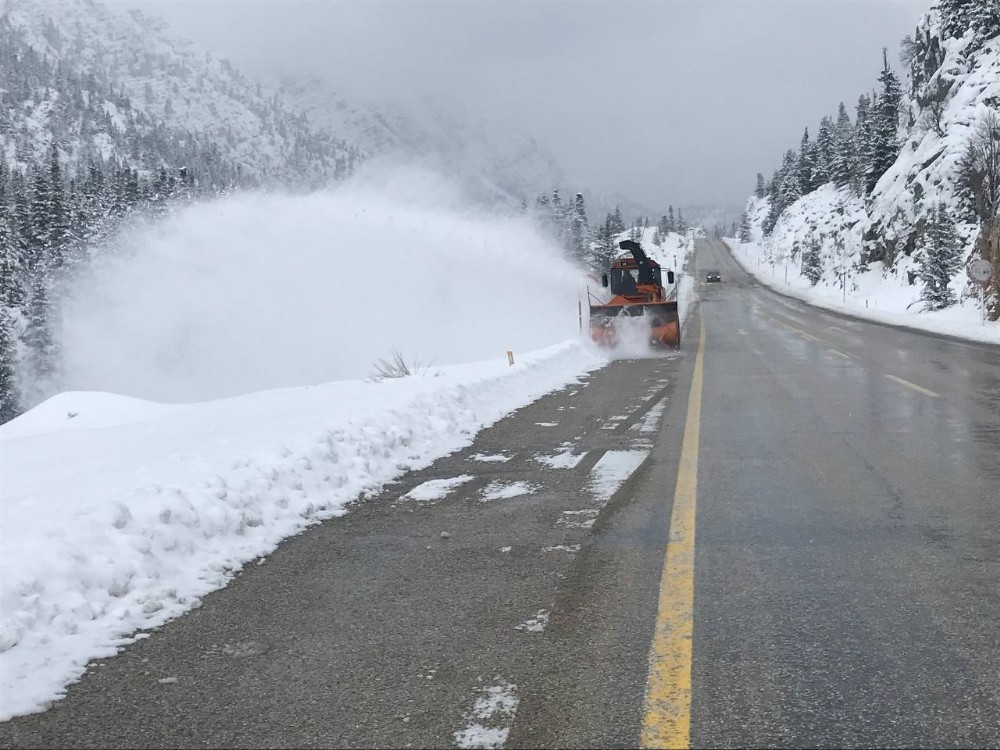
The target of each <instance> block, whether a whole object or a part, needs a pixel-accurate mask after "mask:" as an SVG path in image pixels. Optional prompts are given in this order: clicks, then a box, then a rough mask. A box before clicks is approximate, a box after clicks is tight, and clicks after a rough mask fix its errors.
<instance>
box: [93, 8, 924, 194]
mask: <svg viewBox="0 0 1000 750" xmlns="http://www.w3.org/2000/svg"><path fill="white" fill-rule="evenodd" d="M110 2H111V4H113V5H117V6H125V7H139V8H142V9H143V10H147V11H149V12H152V13H154V14H156V15H159V16H161V17H162V18H164V19H166V20H167V21H169V22H170V24H171V26H172V27H174V29H175V30H176V32H177V34H178V35H180V36H184V37H187V38H189V39H192V40H193V41H194V42H196V43H198V44H199V45H200V46H203V47H206V48H209V49H211V50H213V51H215V52H217V53H218V54H220V55H222V56H224V57H228V58H230V59H231V60H232V61H233V62H234V63H236V64H237V65H238V66H239V67H240V68H241V69H243V70H244V71H245V72H246V73H248V74H249V75H251V76H252V77H257V76H261V75H267V74H273V73H297V72H301V73H315V74H319V75H321V76H324V77H326V78H329V79H330V80H331V81H332V82H334V83H335V84H337V85H338V86H339V87H340V88H341V90H343V91H344V93H345V94H348V95H359V94H365V93H367V94H370V95H373V96H375V97H381V98H385V97H400V96H403V97H409V96H424V95H430V96H432V97H437V98H441V99H446V100H450V101H454V102H457V103H459V104H461V105H463V106H464V107H466V108H470V109H472V110H474V111H478V112H483V113H485V114H487V115H489V116H490V117H493V118H497V119H500V120H502V121H509V122H511V123H512V124H514V125H516V126H518V127H520V128H522V129H524V130H526V131H528V132H530V133H531V134H533V135H534V136H535V137H536V138H537V139H538V140H539V142H540V143H542V144H544V145H545V146H546V147H547V148H548V149H549V150H551V151H552V152H553V153H554V154H555V155H556V157H557V158H558V160H559V161H560V163H561V164H562V166H563V168H564V171H565V172H566V174H567V177H568V179H569V180H570V181H571V182H572V183H573V184H569V185H566V186H564V187H565V188H566V189H577V188H581V187H590V188H592V189H595V190H601V191H620V192H621V193H623V194H625V195H627V196H629V197H631V198H633V199H635V200H639V201H642V202H644V203H646V204H647V205H650V206H652V207H654V208H655V207H660V206H664V205H667V204H681V205H695V204H732V203H742V201H743V200H744V198H745V197H746V196H747V194H748V193H749V192H750V191H751V190H752V188H753V183H754V179H755V175H756V173H757V172H758V171H761V172H764V173H765V175H769V174H770V173H771V172H772V171H773V170H774V168H775V167H777V166H778V165H779V163H780V161H781V154H782V153H783V152H784V151H785V150H786V149H788V148H791V147H797V144H798V142H799V140H800V138H801V136H802V129H803V128H804V127H805V126H808V127H809V129H810V133H811V134H815V131H816V126H817V124H818V122H819V119H820V117H822V116H823V115H824V114H830V115H836V111H837V103H838V102H839V101H841V100H843V101H845V102H846V103H847V104H848V106H849V107H850V111H851V113H852V116H853V105H854V103H855V102H856V101H857V98H858V96H859V94H861V93H862V92H864V91H867V90H870V89H871V88H872V87H874V86H875V85H876V83H877V77H878V73H879V70H880V69H881V64H882V48H883V47H888V48H889V59H890V63H891V64H892V65H893V66H894V67H895V68H897V70H898V68H899V62H898V54H899V41H900V39H902V37H903V36H904V35H906V34H909V33H912V31H913V28H914V27H915V26H916V23H917V21H918V20H919V18H920V16H921V14H922V13H923V12H924V11H925V10H927V9H928V8H929V7H930V6H931V5H932V0H655V1H654V0H110Z"/></svg>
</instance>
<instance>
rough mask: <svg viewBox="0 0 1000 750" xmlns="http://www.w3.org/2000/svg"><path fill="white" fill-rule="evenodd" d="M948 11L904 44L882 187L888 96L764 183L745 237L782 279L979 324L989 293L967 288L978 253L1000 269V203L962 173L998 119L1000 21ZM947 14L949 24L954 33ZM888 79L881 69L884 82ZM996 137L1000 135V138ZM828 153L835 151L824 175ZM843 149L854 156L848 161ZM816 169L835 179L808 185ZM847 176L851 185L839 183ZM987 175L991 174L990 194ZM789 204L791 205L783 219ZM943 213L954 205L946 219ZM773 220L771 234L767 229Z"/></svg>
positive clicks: (930, 18)
mask: <svg viewBox="0 0 1000 750" xmlns="http://www.w3.org/2000/svg"><path fill="white" fill-rule="evenodd" d="M942 5H945V4H944V3H942ZM950 6H954V7H953V8H952V9H951V10H949V9H948V8H945V9H944V10H945V13H946V14H947V15H946V16H942V13H941V12H938V11H937V10H935V11H932V12H930V13H928V14H926V15H925V16H924V17H923V19H922V20H921V22H920V24H919V26H918V28H917V31H916V35H915V37H914V39H913V40H907V42H906V44H905V45H904V52H906V54H907V56H908V59H909V60H910V71H909V81H908V83H909V87H908V88H909V94H908V95H907V94H906V93H903V95H902V96H901V101H900V104H899V117H898V130H897V132H896V134H895V137H894V138H892V140H891V141H890V147H892V148H895V149H897V150H898V153H897V155H896V156H895V158H894V160H893V161H892V162H891V163H890V164H889V165H888V166H887V169H886V170H885V171H884V172H882V173H881V174H879V173H878V172H876V173H875V175H874V178H875V179H874V180H873V179H872V169H873V168H874V167H873V166H872V164H871V162H870V161H869V162H868V163H867V164H866V163H865V162H866V160H870V159H874V158H876V157H877V151H878V148H879V144H878V140H877V137H876V136H874V135H872V134H873V133H874V132H875V131H876V129H877V123H876V120H875V118H876V117H877V115H878V111H877V105H880V104H881V103H882V100H883V99H884V98H885V95H884V94H880V95H879V98H877V99H872V100H871V101H868V100H867V99H866V97H862V99H865V101H864V102H862V103H861V104H860V105H859V110H858V121H857V123H855V125H854V126H851V123H850V122H847V123H846V126H847V130H846V132H847V135H843V133H844V132H845V131H842V130H840V129H839V128H838V129H837V130H834V129H833V127H832V122H829V121H828V122H825V123H824V125H825V126H830V127H829V129H828V131H829V130H834V132H833V136H832V139H831V140H832V142H833V143H834V145H833V146H832V147H830V146H823V147H820V146H819V145H817V143H816V142H813V143H811V144H808V145H810V150H809V151H808V162H807V160H806V157H803V154H806V153H807V152H806V150H805V147H806V145H807V144H806V143H805V142H804V143H803V147H802V149H800V151H799V152H798V153H794V152H790V153H789V155H787V156H786V162H785V165H783V168H782V169H781V170H779V172H778V173H776V175H775V178H774V179H773V180H772V182H771V183H770V184H769V185H767V186H766V188H763V189H762V188H761V185H760V184H758V192H757V194H756V195H755V196H754V197H752V198H751V199H750V200H749V201H748V203H747V207H746V221H745V224H744V230H743V232H742V234H743V236H742V238H741V239H743V240H745V241H747V240H748V241H750V242H751V243H753V246H760V250H761V252H762V253H763V257H764V259H765V262H766V263H768V264H769V265H770V264H772V263H773V264H775V265H776V267H777V269H778V275H779V276H780V275H782V267H783V266H785V265H788V266H789V268H790V272H791V274H792V275H793V276H799V275H804V276H805V277H807V278H808V279H809V281H810V283H812V284H816V285H818V286H819V287H820V288H829V289H835V290H842V288H843V286H844V285H845V284H846V286H847V296H848V297H851V296H854V297H856V298H861V299H867V300H868V301H869V304H871V303H872V301H873V300H878V299H880V298H882V297H885V298H886V300H889V299H892V300H893V301H894V302H893V306H901V307H902V308H903V309H904V311H906V310H908V311H910V312H913V313H917V312H922V311H924V310H928V311H930V310H933V309H937V308H944V307H949V306H951V305H954V304H957V305H958V306H959V307H963V308H968V309H969V310H971V311H973V313H974V314H972V315H971V316H966V317H969V319H970V320H978V318H979V315H978V312H979V307H980V300H979V288H978V287H977V286H975V285H973V284H971V283H970V282H969V281H968V279H967V276H966V274H965V271H964V268H965V265H966V263H967V262H968V261H970V260H971V259H973V258H978V257H986V258H988V259H989V260H991V261H993V262H994V263H995V264H997V265H998V266H1000V248H998V247H997V244H998V243H997V241H996V240H995V239H994V240H993V242H992V245H991V244H990V242H989V241H988V237H989V236H990V232H991V231H992V232H993V233H994V234H996V232H997V221H998V220H997V218H996V208H997V207H996V205H995V199H994V203H993V204H988V205H987V206H986V207H985V208H986V210H977V208H976V206H977V202H976V200H977V199H976V197H975V195H973V193H974V191H975V188H973V187H972V186H971V185H970V183H969V179H970V178H969V175H970V174H971V173H970V172H969V171H968V170H966V173H965V174H963V166H962V165H963V161H966V160H968V159H969V158H970V157H969V154H970V148H971V146H974V145H975V144H976V142H977V141H976V139H977V137H980V138H981V137H982V136H981V134H982V133H983V132H984V128H985V127H986V125H985V124H986V123H987V122H988V121H989V118H990V117H991V116H992V117H996V115H997V113H998V112H1000V36H997V32H996V27H995V26H993V25H991V24H994V23H996V22H997V20H998V19H995V18H992V17H988V18H987V19H986V21H980V20H979V19H978V17H974V16H970V15H963V14H968V13H974V12H975V11H974V10H968V9H969V8H971V7H972V6H962V5H961V4H955V3H952V4H950ZM950 6H949V7H950ZM977 7H978V6H977ZM984 12H985V13H989V12H990V11H984ZM943 18H944V19H946V20H949V22H950V26H949V27H948V28H949V31H947V32H946V31H945V29H943V28H942V25H943ZM959 22H961V23H966V24H968V25H967V26H962V25H961V24H960V23H959ZM977 23H979V24H984V23H985V24H986V25H985V26H983V25H979V26H977V25H976V24H977ZM956 24H958V25H957V26H956ZM886 77H887V74H886V73H883V78H882V80H883V81H885V80H886ZM869 104H870V109H869V106H868V105H869ZM824 125H821V130H820V132H821V133H823V129H824ZM890 137H892V134H891V133H890ZM993 137H994V138H997V137H1000V131H997V134H996V135H994V136H993ZM831 140H828V141H827V144H829V143H830V142H831ZM986 140H987V141H988V140H989V138H987V139H986ZM822 148H828V149H829V150H830V151H832V152H833V155H832V156H831V157H830V160H829V161H828V163H826V164H823V165H822V166H820V167H818V166H817V162H816V159H817V158H819V157H820V156H821V154H820V151H821V150H822ZM841 152H842V153H844V154H847V156H846V157H843V158H842V157H841ZM845 159H847V160H848V161H850V160H853V162H852V163H847V162H846V161H845ZM807 163H808V166H805V165H806V164H807ZM993 169H994V174H993V176H992V179H993V180H997V179H1000V172H997V171H996V170H998V169H1000V161H997V162H994V164H993ZM810 170H811V173H812V174H813V176H815V174H817V173H823V174H824V177H826V178H827V179H828V181H827V182H825V183H823V184H818V185H817V184H816V182H821V180H822V178H821V180H814V181H813V183H812V184H807V183H808V179H809V178H808V174H809V173H810ZM838 170H840V171H841V172H842V173H843V179H837V175H836V172H837V171H838ZM987 172H988V170H987ZM792 175H797V176H798V180H796V179H794V177H793V176H792ZM804 175H806V176H804ZM866 178H867V179H869V180H872V184H871V187H870V192H869V191H867V190H866V189H864V188H865V180H866ZM989 179H990V178H989V175H987V187H988V185H989ZM779 181H780V183H781V184H780V185H779V184H777V183H778V182H779ZM859 186H860V187H859ZM779 200H780V201H781V202H782V204H781V205H784V208H783V210H782V211H781V212H780V215H778V216H777V217H776V220H775V216H774V213H775V212H774V210H773V208H774V204H775V202H776V201H779ZM978 205H981V204H978ZM939 207H943V209H944V210H943V212H942V213H940V214H939V213H938V212H937V209H938V208H939ZM769 215H770V216H769ZM769 218H770V221H771V222H773V229H772V230H771V231H770V232H767V229H768V228H769ZM942 232H944V235H942ZM949 233H952V234H953V236H954V237H955V239H954V241H953V244H954V249H953V250H949V249H948V248H942V247H941V243H942V242H944V240H940V239H938V238H940V237H941V236H944V237H945V238H947V237H950V236H952V234H949ZM949 242H951V241H949ZM945 244H947V243H945ZM998 276H1000V274H998ZM938 277H940V280H938ZM997 283H998V282H997V280H996V277H995V279H994V282H993V286H992V287H991V289H989V290H987V307H988V311H989V313H990V314H991V318H993V319H996V318H997V317H998V315H1000V308H998V306H997V305H998V302H997V297H996V293H997ZM932 284H936V285H937V286H936V287H935V288H932V286H931V285H932ZM935 289H936V290H935ZM860 295H863V297H861V296H860ZM990 295H992V301H991V300H990ZM958 317H959V318H963V315H962V314H958Z"/></svg>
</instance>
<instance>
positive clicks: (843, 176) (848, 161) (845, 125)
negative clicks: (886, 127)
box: [830, 102, 855, 187]
mask: <svg viewBox="0 0 1000 750" xmlns="http://www.w3.org/2000/svg"><path fill="white" fill-rule="evenodd" d="M854 159H855V157H854V126H853V125H852V124H851V117H850V115H848V114H847V107H845V106H844V103H843V102H841V103H840V106H839V107H838V109H837V124H836V125H835V126H834V130H833V162H832V163H831V165H830V178H831V179H832V180H833V182H834V184H835V185H836V186H837V187H845V186H847V185H849V184H851V172H852V169H853V167H854Z"/></svg>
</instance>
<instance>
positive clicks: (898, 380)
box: [885, 373, 941, 398]
mask: <svg viewBox="0 0 1000 750" xmlns="http://www.w3.org/2000/svg"><path fill="white" fill-rule="evenodd" d="M885 376H886V377H887V378H889V380H892V381H894V382H896V383H899V384H900V385H905V386H906V387H907V388H909V389H911V390H914V391H916V392H917V393H922V394H924V395H925V396H931V397H932V398H941V394H940V393H935V392H934V391H932V390H930V389H928V388H924V387H923V386H920V385H917V384H916V383H911V382H910V381H909V380H906V379H904V378H900V377H897V376H895V375H890V374H889V373H885Z"/></svg>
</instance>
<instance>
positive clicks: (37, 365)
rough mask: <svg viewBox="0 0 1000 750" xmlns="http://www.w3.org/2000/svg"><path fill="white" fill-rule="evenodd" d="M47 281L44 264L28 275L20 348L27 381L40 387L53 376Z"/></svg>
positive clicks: (53, 341)
mask: <svg viewBox="0 0 1000 750" xmlns="http://www.w3.org/2000/svg"><path fill="white" fill-rule="evenodd" d="M49 285H50V279H49V272H48V269H47V268H45V266H44V263H43V264H42V265H40V266H37V267H36V268H35V269H34V270H33V271H32V274H31V293H30V296H29V299H28V311H27V313H28V314H27V318H28V321H27V326H26V328H25V332H24V339H23V340H24V344H25V346H27V347H28V367H29V373H30V377H31V381H32V382H33V383H35V384H36V386H38V387H41V386H42V384H44V383H45V382H47V381H48V380H49V379H51V377H52V376H53V375H54V374H55V364H56V346H55V340H54V338H53V336H52V324H53V322H54V321H53V320H52V304H51V296H50V291H49Z"/></svg>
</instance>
